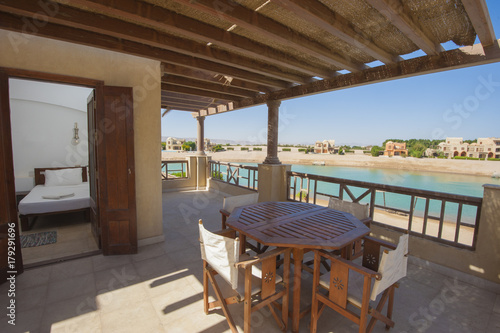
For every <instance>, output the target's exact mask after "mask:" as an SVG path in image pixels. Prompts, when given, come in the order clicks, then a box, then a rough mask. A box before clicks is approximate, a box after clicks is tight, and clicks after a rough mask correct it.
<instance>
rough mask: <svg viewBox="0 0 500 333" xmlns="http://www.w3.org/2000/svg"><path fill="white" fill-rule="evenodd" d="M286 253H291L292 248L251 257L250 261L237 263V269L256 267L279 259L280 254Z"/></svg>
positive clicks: (279, 249)
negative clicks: (268, 260) (272, 259)
mask: <svg viewBox="0 0 500 333" xmlns="http://www.w3.org/2000/svg"><path fill="white" fill-rule="evenodd" d="M285 252H291V249H290V248H282V247H281V248H276V249H274V250H271V251H267V252H264V253H261V254H259V255H256V256H253V257H251V258H250V259H248V260H243V261H240V262H237V263H236V264H235V266H236V267H242V268H247V267H248V266H252V265H255V264H258V263H259V262H262V261H264V260H266V259H268V258H270V257H277V256H279V255H280V254H283V253H285Z"/></svg>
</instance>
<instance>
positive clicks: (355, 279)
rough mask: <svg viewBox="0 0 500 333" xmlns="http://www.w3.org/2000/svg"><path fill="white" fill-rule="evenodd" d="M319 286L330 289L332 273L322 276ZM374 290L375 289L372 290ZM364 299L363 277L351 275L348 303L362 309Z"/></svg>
mask: <svg viewBox="0 0 500 333" xmlns="http://www.w3.org/2000/svg"><path fill="white" fill-rule="evenodd" d="M319 284H320V286H321V287H323V288H325V289H329V288H330V272H328V273H326V274H323V275H321V277H320V279H319ZM372 289H373V288H372ZM362 298H363V275H361V274H355V273H354V274H349V290H348V291H347V301H348V302H350V303H352V304H353V305H354V306H356V307H358V308H361V302H362Z"/></svg>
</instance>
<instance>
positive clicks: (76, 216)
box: [22, 212, 99, 265]
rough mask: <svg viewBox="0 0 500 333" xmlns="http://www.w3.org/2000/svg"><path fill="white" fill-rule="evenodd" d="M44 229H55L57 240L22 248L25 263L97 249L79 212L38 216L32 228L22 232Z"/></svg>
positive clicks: (88, 225) (88, 227)
mask: <svg viewBox="0 0 500 333" xmlns="http://www.w3.org/2000/svg"><path fill="white" fill-rule="evenodd" d="M44 231H56V232H57V242H56V243H54V244H48V245H43V246H36V247H29V248H24V249H22V253H23V262H24V264H25V265H29V264H33V263H39V262H43V261H47V260H53V259H58V258H63V257H68V256H74V255H80V254H82V253H88V252H94V251H97V250H99V247H98V246H97V242H96V241H95V239H94V236H93V235H92V230H91V225H90V222H88V221H85V218H84V214H83V213H81V212H76V213H67V214H59V215H42V216H39V217H38V218H37V220H36V222H35V223H34V225H33V227H32V229H31V230H29V231H26V232H22V234H23V235H25V234H31V233H37V232H44Z"/></svg>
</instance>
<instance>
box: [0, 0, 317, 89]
mask: <svg viewBox="0 0 500 333" xmlns="http://www.w3.org/2000/svg"><path fill="white" fill-rule="evenodd" d="M0 10H3V11H6V12H10V13H12V14H17V15H23V16H33V15H36V13H37V12H39V11H40V6H39V4H38V3H37V2H33V1H30V0H17V1H16V2H14V3H12V4H9V6H3V5H0ZM49 20H50V21H51V22H52V23H57V24H61V25H65V26H68V27H73V28H78V29H83V30H88V31H92V32H96V33H99V34H105V35H109V36H113V37H117V38H122V39H126V40H130V41H134V42H138V43H142V44H146V45H150V46H154V47H158V48H162V49H165V50H170V51H174V52H181V53H182V54H184V55H189V56H193V57H196V58H201V59H205V60H209V61H214V62H217V63H220V64H225V65H230V66H232V67H235V68H239V69H243V70H247V71H250V72H254V73H258V74H262V75H266V76H269V77H273V78H275V79H279V80H284V81H288V82H291V83H307V82H310V79H309V78H307V77H304V76H298V75H291V74H289V73H285V72H283V71H281V70H279V69H277V68H276V67H274V66H270V65H268V64H265V63H262V62H256V61H254V60H252V59H250V58H247V57H243V56H240V55H237V54H234V53H229V52H227V51H223V50H220V49H214V48H211V47H209V46H207V45H206V44H201V43H198V42H195V41H192V40H187V39H183V38H180V37H176V36H172V35H169V34H166V33H163V32H161V31H157V30H154V29H152V28H148V27H144V26H140V25H137V24H133V23H130V22H125V21H122V20H119V19H117V18H112V17H106V16H103V15H99V20H96V15H95V14H94V13H90V12H87V11H83V10H80V9H75V8H73V7H69V6H66V5H62V4H61V5H58V10H57V13H56V14H55V15H53V16H51V17H50V18H49Z"/></svg>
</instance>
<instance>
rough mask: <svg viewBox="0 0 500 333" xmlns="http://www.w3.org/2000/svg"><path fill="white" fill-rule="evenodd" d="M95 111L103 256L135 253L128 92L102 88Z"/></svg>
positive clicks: (131, 105)
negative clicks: (98, 104)
mask: <svg viewBox="0 0 500 333" xmlns="http://www.w3.org/2000/svg"><path fill="white" fill-rule="evenodd" d="M103 92H104V94H103V95H104V98H103V100H104V103H103V104H104V105H103V107H102V108H98V111H97V118H96V124H97V137H98V138H97V143H98V144H97V165H98V169H97V171H98V191H99V202H98V207H99V217H100V223H101V231H102V235H101V236H102V249H103V253H104V254H130V253H136V252H137V217H136V205H135V163H134V128H133V126H134V122H133V101H132V88H125V87H106V86H105V87H104V89H103Z"/></svg>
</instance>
